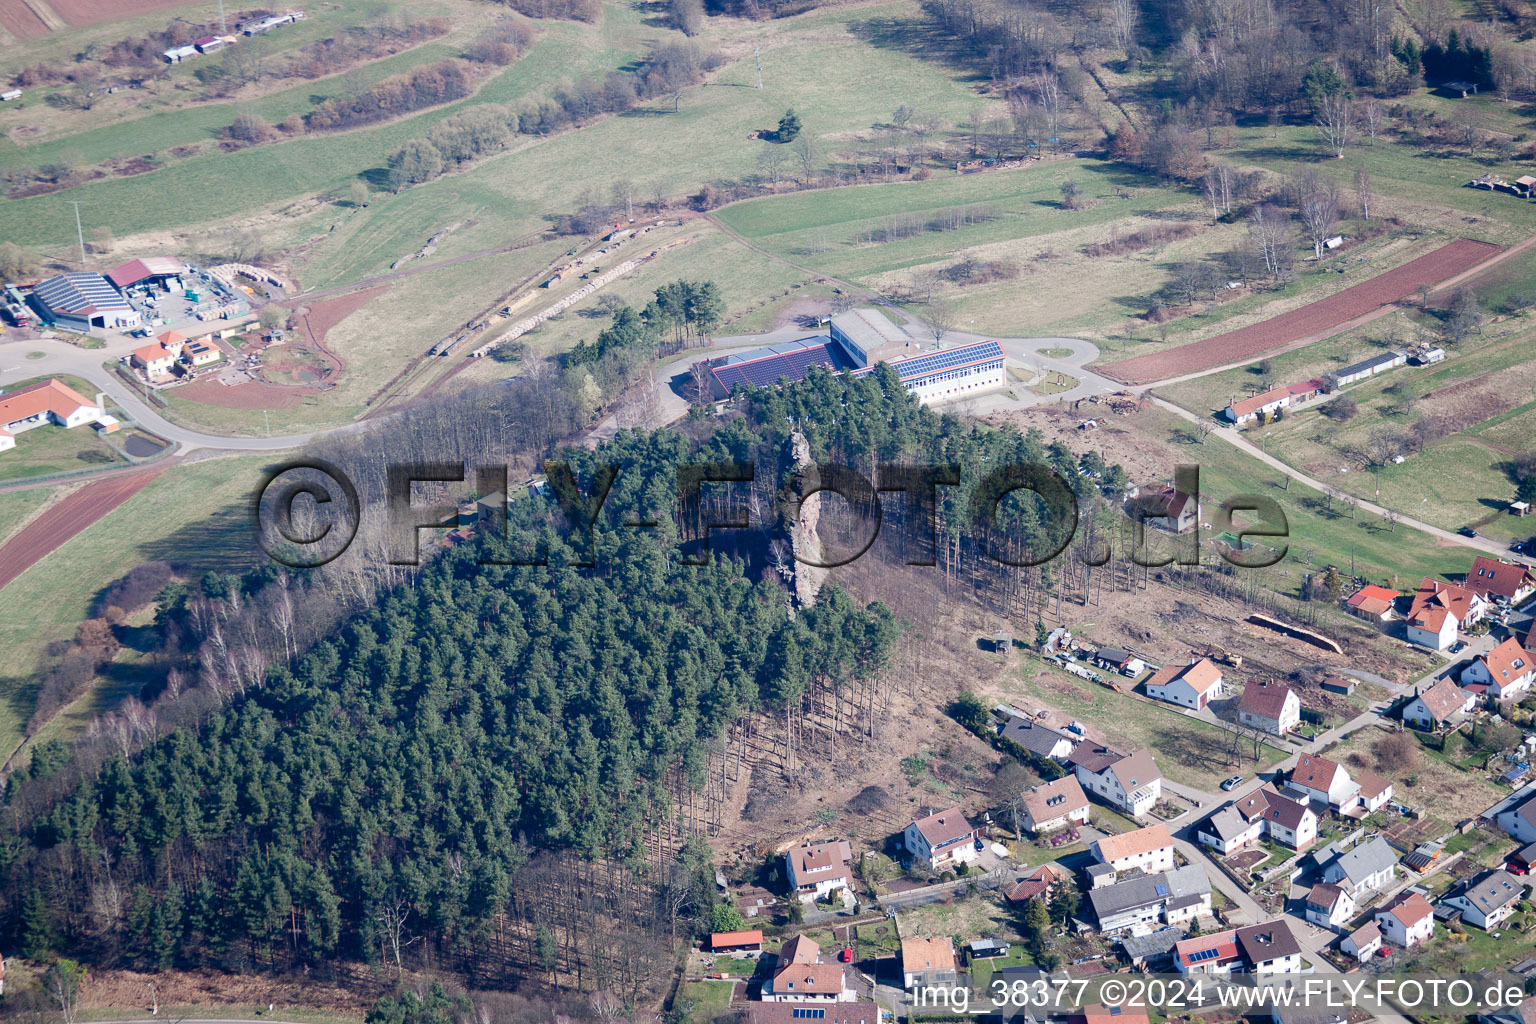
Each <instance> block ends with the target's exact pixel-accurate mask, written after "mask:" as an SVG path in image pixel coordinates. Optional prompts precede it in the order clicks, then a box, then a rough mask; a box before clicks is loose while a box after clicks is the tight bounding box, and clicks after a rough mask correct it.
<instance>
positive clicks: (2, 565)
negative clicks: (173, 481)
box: [0, 469, 164, 587]
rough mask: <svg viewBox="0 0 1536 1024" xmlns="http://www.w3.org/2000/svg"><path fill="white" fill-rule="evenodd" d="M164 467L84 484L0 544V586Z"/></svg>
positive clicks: (114, 506) (140, 488)
mask: <svg viewBox="0 0 1536 1024" xmlns="http://www.w3.org/2000/svg"><path fill="white" fill-rule="evenodd" d="M162 472H164V470H161V469H147V470H145V471H144V472H142V473H128V474H124V475H122V476H113V477H108V478H107V479H105V480H98V481H97V482H95V483H92V484H86V485H85V486H84V487H82V488H80V489H79V490H78V491H76V492H75V493H73V494H71V495H70V496H69V497H67V498H65V499H64V500H63V501H61V502H59V503H58V504H57V505H55V506H53V508H50V509H49V510H48V511H46V512H44V513H43V514H42V515H40V516H38V517H37V518H36V519H34V520H32V521H31V522H30V523H28V524H27V525H26V526H24V527H22V528H21V531H20V532H19V533H17V534H16V536H14V537H12V538H11V539H10V540H9V541H7V542H6V544H5V546H4V547H0V587H4V586H5V585H6V584H7V583H9V582H11V581H12V580H14V579H15V578H16V577H18V576H20V575H21V574H22V573H24V572H26V571H27V570H28V569H30V568H32V566H34V565H36V564H37V563H38V562H41V561H42V560H43V559H44V558H46V557H47V556H48V554H49V553H50V552H52V551H53V549H54V548H56V547H58V546H59V545H60V544H63V543H64V542H65V541H67V540H69V538H71V537H73V536H74V535H75V534H77V533H79V532H80V531H81V530H83V529H85V528H86V527H87V526H90V525H91V524H92V523H94V522H95V521H96V520H98V519H100V518H101V517H102V516H104V515H106V514H107V513H108V512H110V511H112V510H113V509H115V508H117V506H119V505H121V504H122V503H123V502H125V501H127V500H128V499H129V498H131V497H133V496H134V495H135V494H138V493H139V491H140V490H142V489H143V488H144V485H145V484H147V483H149V482H150V481H151V480H153V479H154V478H155V477H157V476H159V475H160V474H161V473H162Z"/></svg>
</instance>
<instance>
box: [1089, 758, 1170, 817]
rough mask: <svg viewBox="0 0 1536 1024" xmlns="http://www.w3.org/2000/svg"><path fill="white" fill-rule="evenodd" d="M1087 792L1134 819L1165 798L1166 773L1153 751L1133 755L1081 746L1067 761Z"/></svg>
mask: <svg viewBox="0 0 1536 1024" xmlns="http://www.w3.org/2000/svg"><path fill="white" fill-rule="evenodd" d="M1068 760H1069V761H1070V762H1071V764H1072V766H1073V769H1074V770H1075V772H1076V774H1077V781H1078V782H1079V783H1081V784H1082V787H1083V789H1084V790H1086V791H1087V792H1089V793H1090V794H1093V795H1095V796H1097V797H1099V798H1100V799H1102V800H1103V801H1104V802H1105V803H1107V804H1109V805H1110V806H1111V807H1114V808H1115V809H1116V810H1120V811H1124V812H1125V813H1127V814H1129V815H1131V816H1132V817H1140V816H1141V815H1143V814H1146V813H1147V812H1148V811H1150V810H1151V809H1152V808H1153V807H1155V806H1157V802H1158V801H1159V800H1160V799H1162V796H1163V773H1162V772H1161V771H1160V770H1158V767H1157V762H1156V761H1154V760H1152V752H1151V751H1150V750H1147V749H1146V748H1145V747H1143V748H1142V749H1141V750H1138V751H1136V752H1135V753H1132V754H1122V753H1120V752H1119V751H1118V750H1113V749H1111V748H1109V747H1106V746H1103V745H1102V744H1098V743H1079V744H1078V745H1077V746H1075V747H1073V748H1072V754H1071V756H1070V757H1069V758H1068Z"/></svg>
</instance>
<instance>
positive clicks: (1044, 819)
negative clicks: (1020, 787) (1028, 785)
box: [1019, 775, 1092, 835]
mask: <svg viewBox="0 0 1536 1024" xmlns="http://www.w3.org/2000/svg"><path fill="white" fill-rule="evenodd" d="M1022 803H1023V808H1022V813H1021V815H1020V817H1019V827H1020V828H1022V829H1023V830H1024V831H1026V832H1032V833H1034V834H1036V835H1039V834H1041V833H1043V832H1058V831H1060V830H1061V829H1064V828H1071V827H1072V826H1073V825H1084V824H1087V823H1088V819H1089V816H1090V814H1091V813H1092V812H1091V811H1090V809H1089V807H1088V794H1086V793H1084V792H1083V787H1082V784H1081V783H1079V782H1078V781H1077V777H1076V776H1073V775H1064V776H1062V777H1061V778H1059V779H1055V780H1052V781H1051V782H1046V783H1042V784H1041V785H1038V786H1036V787H1034V788H1033V789H1031V790H1030V791H1029V792H1027V793H1025V794H1024V799H1023V801H1022Z"/></svg>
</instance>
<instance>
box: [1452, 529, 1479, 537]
mask: <svg viewBox="0 0 1536 1024" xmlns="http://www.w3.org/2000/svg"><path fill="white" fill-rule="evenodd" d="M1456 532H1457V533H1459V534H1461V535H1462V536H1463V537H1476V536H1477V531H1476V530H1474V529H1472V527H1470V526H1463V527H1462V528H1461V529H1459V530H1457V531H1456Z"/></svg>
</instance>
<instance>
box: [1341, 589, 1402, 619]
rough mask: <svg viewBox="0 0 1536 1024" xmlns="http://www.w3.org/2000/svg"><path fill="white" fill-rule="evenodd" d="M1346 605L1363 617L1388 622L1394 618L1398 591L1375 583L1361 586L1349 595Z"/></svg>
mask: <svg viewBox="0 0 1536 1024" xmlns="http://www.w3.org/2000/svg"><path fill="white" fill-rule="evenodd" d="M1344 607H1345V608H1347V609H1349V611H1350V612H1351V613H1352V614H1354V615H1358V616H1360V617H1361V618H1362V619H1372V620H1374V621H1376V622H1386V621H1388V620H1390V619H1391V618H1392V616H1393V614H1394V612H1393V609H1394V608H1396V607H1397V591H1395V590H1388V589H1387V588H1386V587H1378V586H1376V585H1374V584H1372V585H1370V586H1365V587H1361V588H1360V589H1359V590H1357V591H1355V592H1354V593H1353V594H1351V595H1349V598H1348V599H1347V600H1346V601H1345V602H1344Z"/></svg>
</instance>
